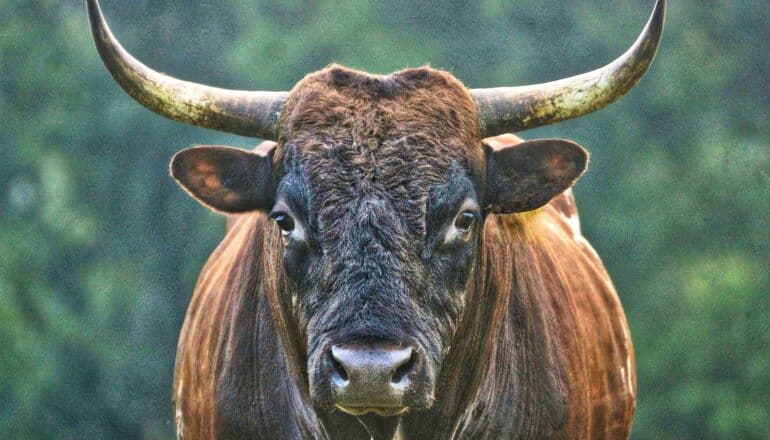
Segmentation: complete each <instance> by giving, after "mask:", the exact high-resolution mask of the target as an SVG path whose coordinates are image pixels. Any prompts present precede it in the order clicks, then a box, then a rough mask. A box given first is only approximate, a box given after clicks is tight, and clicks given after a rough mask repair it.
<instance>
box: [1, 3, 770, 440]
mask: <svg viewBox="0 0 770 440" xmlns="http://www.w3.org/2000/svg"><path fill="white" fill-rule="evenodd" d="M670 3H671V4H670V7H669V14H668V19H667V23H666V32H665V35H664V39H663V45H662V47H661V50H660V52H659V55H658V57H657V59H656V60H655V63H654V65H653V67H652V70H651V71H650V73H649V74H648V75H647V76H646V77H645V78H644V79H643V80H642V81H641V83H640V84H639V85H638V86H637V87H636V88H635V89H634V90H633V91H632V92H631V93H630V94H629V95H628V96H627V97H625V98H624V99H622V100H621V101H620V102H618V103H616V104H614V105H612V106H611V107H609V108H608V109H605V110H603V111H601V112H598V113H595V114H592V115H590V116H587V117H584V118H581V119H579V120H574V121H570V122H566V123H562V124H559V125H555V126H552V127H547V128H543V129H539V130H535V131H531V132H526V133H524V134H523V135H524V136H525V137H527V138H533V137H543V136H558V137H566V138H570V139H574V140H576V141H578V142H579V143H581V144H582V145H584V146H585V147H586V148H588V149H589V150H590V151H591V153H592V157H591V166H590V172H589V173H588V174H587V175H586V176H585V177H584V178H583V179H582V180H581V181H580V182H579V183H578V185H577V188H576V194H577V198H578V203H579V205H580V208H581V212H582V221H583V227H584V231H585V235H586V236H587V237H588V238H589V240H591V242H592V243H593V244H594V245H595V247H596V248H597V250H598V251H599V253H600V255H602V257H603V259H604V261H605V263H606V265H607V267H608V269H609V271H610V273H611V274H612V276H613V279H614V281H615V283H616V285H617V288H618V291H619V293H620V295H621V297H622V300H623V302H624V304H625V309H626V312H627V314H628V319H629V321H630V324H631V328H632V332H633V337H634V341H635V345H636V354H637V361H638V373H639V396H638V412H637V417H636V421H635V425H634V431H633V436H634V437H635V438H638V439H647V438H650V439H653V438H654V439H666V438H670V439H703V438H743V439H750V438H756V439H760V438H770V398H769V397H768V396H770V392H768V391H770V349H769V348H768V347H770V305H769V304H768V295H769V294H770V289H769V288H768V287H770V276H769V275H768V272H769V270H770V268H769V266H770V265H769V264H768V261H769V260H770V251H769V250H768V230H770V220H769V219H770V209H769V208H770V191H769V187H770V152H769V151H770V147H769V142H768V134H769V133H770V130H769V128H770V127H769V126H770V123H769V122H768V121H769V119H768V116H769V115H768V113H769V110H770V96H769V95H770V88H769V87H768V79H767V78H768V72H770V56H769V53H770V12H769V11H770V8H768V7H767V3H766V2H765V1H734V0H723V1H700V0H678V1H672V2H670ZM102 6H103V8H104V11H105V14H106V16H107V18H108V20H109V21H110V23H111V25H112V27H113V29H114V30H115V32H116V34H117V36H118V37H119V38H120V39H121V40H122V41H123V43H124V44H125V46H126V47H127V48H128V49H129V50H130V51H132V52H133V53H134V54H135V55H137V56H138V57H139V58H140V59H142V60H143V61H144V62H146V63H147V64H148V65H150V66H152V67H155V68H157V69H158V70H161V71H165V72H171V73H172V74H174V75H176V76H178V77H181V78H185V79H189V80H193V81H198V82H205V83H208V84H212V85H218V86H223V87H231V88H245V89H270V90H278V89H289V88H290V87H291V86H292V85H293V84H294V83H295V82H296V81H297V80H299V79H300V78H301V77H302V76H303V75H304V74H306V73H308V72H311V71H314V70H316V69H319V68H321V67H323V66H324V65H326V64H328V63H330V62H333V61H335V62H339V63H343V64H346V65H349V66H351V67H356V68H360V69H365V70H369V71H373V72H377V73H387V72H390V71H393V70H397V69H400V68H403V67H407V66H419V65H423V64H426V63H430V64H431V65H432V66H435V67H440V68H444V69H448V70H450V71H451V72H453V73H454V74H455V75H456V76H457V77H458V78H460V79H461V80H462V81H464V82H465V83H466V84H467V85H468V86H470V87H485V86H497V85H515V84H524V83H532V82H542V81H545V80H551V79H555V78H559V77H564V76H569V75H572V74H576V73H580V72H583V71H587V70H589V69H593V68H595V67H598V66H599V65H602V64H604V63H606V62H608V61H610V60H612V59H613V58H614V57H616V56H617V55H619V54H620V53H622V52H623V51H624V50H625V49H626V48H627V47H628V46H630V44H631V43H632V42H633V41H634V39H635V38H636V36H637V34H638V33H639V31H640V30H641V29H642V26H643V24H644V21H645V20H646V18H647V15H648V14H649V12H650V10H651V8H652V1H649V0H645V1H637V0H623V1H611V2H606V1H600V0H591V1H586V0H580V1H578V0H574V1H573V0H570V1H556V0H548V1H544V2H541V1H535V0H522V1H503V0H483V1H480V2H458V1H455V2H435V3H429V2H419V1H414V0H391V1H370V2H361V1H346V2H335V1H321V2H313V3H312V4H305V3H302V2H279V1H258V2H257V1H247V0H240V1H226V0H211V1H182V0H167V1H150V0H143V1H117V0H103V5H102ZM197 143H209V144H230V145H235V146H241V147H251V146H253V145H254V144H255V141H254V140H252V139H247V138H241V137H235V136H230V135H225V134H219V133H216V132H213V131H207V130H204V129H199V128H194V127H188V126H184V125H182V124H179V123H175V122H170V121H168V120H166V119H163V118H161V117H159V116H156V115H154V114H152V113H151V112H149V111H148V110H145V109H144V108H142V107H140V106H139V105H138V104H136V103H135V102H133V101H132V100H131V99H130V98H129V97H128V96H127V95H125V94H124V93H123V92H122V91H121V90H120V89H119V88H118V87H117V85H115V84H114V83H113V81H112V78H111V77H109V75H108V74H107V72H106V70H105V69H104V67H103V66H102V64H101V61H100V60H99V58H98V56H97V53H96V50H95V49H94V47H93V44H92V42H91V36H90V33H89V31H88V28H87V23H86V14H85V7H84V2H82V1H80V0H77V1H76V0H36V1H29V0H26V1H22V0H0V437H2V438H6V439H27V438H29V439H37V438H63V439H68V438H72V439H82V438H109V439H112V438H116V439H117V438H121V439H122V438H170V437H171V436H172V431H173V426H172V422H171V402H170V395H171V393H170V387H171V379H172V368H173V362H174V353H175V349H176V339H177V335H178V332H179V329H180V327H181V323H182V319H183V316H184V312H185V308H186V305H187V303H188V301H189V298H190V293H191V292H192V288H193V283H194V282H195V279H196V276H197V273H198V271H199V269H200V267H201V265H202V264H203V262H204V260H205V258H206V257H207V256H208V254H209V252H210V251H211V250H212V249H213V247H214V246H215V245H216V243H217V241H218V240H219V239H220V237H221V236H222V231H223V219H222V218H221V217H218V216H216V215H214V214H212V213H209V212H207V211H206V210H205V209H204V208H202V207H200V206H198V205H197V204H196V203H195V202H194V201H193V200H191V199H189V198H188V197H187V196H186V195H185V194H184V193H183V192H182V191H181V190H179V189H178V188H177V187H176V185H175V184H174V182H173V181H172V180H171V179H170V178H169V177H168V172H167V164H168V161H169V158H170V156H171V155H172V154H173V153H174V152H175V151H177V150H179V149H181V148H183V147H186V146H190V145H193V144H197Z"/></svg>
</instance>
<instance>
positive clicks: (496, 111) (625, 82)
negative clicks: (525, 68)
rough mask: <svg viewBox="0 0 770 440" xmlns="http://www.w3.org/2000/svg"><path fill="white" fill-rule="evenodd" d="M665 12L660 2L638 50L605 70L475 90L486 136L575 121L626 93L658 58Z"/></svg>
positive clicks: (639, 41)
mask: <svg viewBox="0 0 770 440" xmlns="http://www.w3.org/2000/svg"><path fill="white" fill-rule="evenodd" d="M665 10H666V2H665V0H657V2H656V4H655V9H654V10H653V11H652V15H651V16H650V19H649V21H648V22H647V26H645V28H644V30H643V31H642V34H641V35H639V38H638V39H637V40H636V42H635V43H634V45H633V46H631V48H630V49H628V51H626V53H624V54H623V55H621V56H620V57H619V58H618V59H616V60H615V61H613V62H612V63H610V64H608V65H606V66H604V67H602V68H599V69H596V70H594V71H592V72H588V73H584V74H582V75H577V76H573V77H570V78H565V79H560V80H557V81H552V82H547V83H543V84H533V85H528V86H519V87H497V88H490V89H472V90H471V95H472V96H473V99H474V100H475V101H476V105H477V107H478V112H479V120H480V122H481V127H482V130H483V135H484V136H496V135H498V134H502V133H508V132H517V131H521V130H526V129H528V128H535V127H540V126H543V125H548V124H553V123H555V122H559V121H564V120H567V119H572V118H576V117H578V116H582V115H584V114H586V113H590V112H593V111H596V110H599V109H600V108H602V107H605V106H607V105H609V104H611V103H612V102H614V101H615V100H617V99H618V98H620V97H621V96H623V95H624V94H626V92H628V91H629V90H630V89H631V88H632V87H633V86H634V85H635V84H636V83H637V82H638V81H639V79H641V77H642V76H643V75H644V74H645V72H647V69H648V68H649V67H650V64H652V60H653V58H655V52H656V51H657V49H658V45H659V43H660V37H661V34H662V33H663V21H664V17H665Z"/></svg>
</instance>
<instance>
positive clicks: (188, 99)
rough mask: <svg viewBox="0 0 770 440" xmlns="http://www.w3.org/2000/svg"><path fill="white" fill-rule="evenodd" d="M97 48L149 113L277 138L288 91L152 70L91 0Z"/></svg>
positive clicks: (248, 134) (89, 9) (247, 134)
mask: <svg viewBox="0 0 770 440" xmlns="http://www.w3.org/2000/svg"><path fill="white" fill-rule="evenodd" d="M87 4H88V18H89V21H90V22H91V32H92V33H93V36H94V41H95V42H96V48H97V49H98V51H99V55H100V56H101V57H102V60H103V61H104V64H105V65H106V66H107V70H109V71H110V73H111V74H112V76H113V78H115V80H116V81H117V82H118V84H120V86H121V87H122V88H123V90H125V91H126V92H127V93H128V94H129V95H131V96H132V97H133V98H134V99H136V100H137V101H139V103H141V104H142V105H144V106H145V107H147V108H149V109H150V110H152V111H154V112H156V113H158V114H160V115H163V116H166V117H168V118H171V119H175V120H177V121H181V122H186V123H188V124H193V125H198V126H201V127H206V128H213V129H215V130H220V131H225V132H229V133H234V134H239V135H243V136H252V137H259V138H263V139H271V140H275V139H276V138H277V120H278V116H279V114H280V111H281V106H282V105H283V103H284V101H285V100H286V96H288V93H287V92H254V91H240V90H226V89H220V88H216V87H209V86H205V85H201V84H196V83H192V82H188V81H182V80H179V79H176V78H173V77H171V76H168V75H164V74H162V73H160V72H156V71H155V70H152V69H150V68H149V67H147V66H145V65H144V64H142V63H141V62H140V61H138V60H137V59H136V58H134V57H133V56H131V54H129V53H128V52H126V50H125V49H123V47H122V46H121V45H120V43H119V42H118V41H117V40H116V39H115V37H114V36H113V35H112V32H111V31H110V28H109V27H108V26H107V23H106V22H105V20H104V16H102V11H101V8H100V7H99V2H98V1H97V0H87Z"/></svg>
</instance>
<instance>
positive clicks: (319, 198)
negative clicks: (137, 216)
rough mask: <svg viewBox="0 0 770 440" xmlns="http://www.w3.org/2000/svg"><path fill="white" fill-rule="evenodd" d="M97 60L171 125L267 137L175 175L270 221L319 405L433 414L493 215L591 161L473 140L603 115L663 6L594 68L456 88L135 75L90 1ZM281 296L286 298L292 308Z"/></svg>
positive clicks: (356, 76) (221, 150) (418, 81)
mask: <svg viewBox="0 0 770 440" xmlns="http://www.w3.org/2000/svg"><path fill="white" fill-rule="evenodd" d="M87 4H88V9H89V16H90V17H91V26H92V30H93V33H94V37H95V41H96V45H97V48H98V50H99V53H100V54H101V56H102V59H103V60H104V62H105V65H106V66H107V68H108V69H109V70H110V72H111V73H112V74H113V76H114V77H115V79H116V80H117V81H118V82H119V83H120V85H121V86H122V87H123V88H124V89H125V90H126V91H127V92H128V93H129V94H131V95H132V96H133V97H134V98H136V99H137V100H138V101H139V102H141V103H142V104H144V105H145V106H147V107H148V108H150V109H152V110H154V111H156V112H158V113H160V114H163V115H166V116H168V117H171V118H174V119H177V120H180V121H183V122H187V123H191V124H196V125H200V126H204V127H209V128H214V129H218V130H223V131H228V132H232V133H236V134H241V135H246V136H255V137H261V138H266V139H272V140H276V141H277V144H272V143H271V144H269V145H266V146H264V147H263V148H262V149H261V150H260V151H257V152H247V151H244V150H238V149H234V148H228V147H196V148H192V149H188V150H185V151H183V152H181V153H179V154H178V155H177V156H175V158H174V160H173V163H172V174H173V175H174V177H175V178H176V179H177V180H178V181H179V183H180V184H181V185H182V186H183V187H184V188H185V189H187V190H188V191H189V192H190V193H191V194H192V195H194V196H195V197H196V198H197V199H199V200H200V201H202V202H203V203H204V204H206V205H208V206H210V207H212V208H214V209H216V210H218V211H224V212H245V211H262V212H264V213H265V214H269V215H270V216H271V217H272V219H273V220H274V221H275V223H274V225H273V226H271V227H272V228H273V233H275V234H278V233H280V234H281V235H282V237H283V244H282V249H281V251H282V254H283V257H282V260H283V261H274V262H273V264H275V265H276V266H280V267H282V268H283V273H285V277H284V278H285V279H286V281H287V283H285V284H286V285H287V286H289V287H288V288H287V290H288V291H286V292H280V293H281V294H284V295H285V296H284V301H285V303H287V304H291V306H290V307H289V308H290V309H291V310H290V314H291V315H292V316H291V317H290V318H293V319H290V321H291V322H292V323H293V324H294V326H295V330H296V334H298V335H299V336H300V340H301V344H302V345H303V347H300V351H301V352H302V353H304V355H305V359H306V361H307V371H308V383H309V385H310V394H311V397H312V398H313V400H314V402H315V403H316V404H317V405H319V406H324V407H337V408H340V409H342V410H343V411H346V412H348V413H351V414H362V413H368V412H374V413H376V414H380V415H394V414H398V413H400V412H403V411H405V410H407V409H410V408H413V409H419V408H425V407H428V406H430V405H431V403H432V402H433V401H434V399H435V400H438V399H441V395H440V394H436V391H435V384H436V381H437V377H438V376H439V375H440V373H441V371H442V362H443V360H444V359H445V357H446V354H447V353H448V352H449V351H450V350H451V347H452V337H453V335H454V333H455V331H456V330H457V329H458V328H459V327H461V326H462V325H463V321H464V320H471V319H475V317H474V316H464V310H465V309H466V307H465V302H466V297H467V295H466V293H467V292H468V291H469V288H470V287H471V286H472V285H473V283H474V277H475V275H478V274H477V273H476V272H479V270H477V268H478V264H476V262H478V260H479V258H480V254H481V252H482V251H483V245H482V243H483V241H482V239H481V237H482V234H483V224H484V220H485V218H486V216H487V215H489V214H491V213H511V212H518V211H527V210H531V209H536V208H538V207H539V206H542V205H543V204H545V203H547V202H548V200H550V199H551V198H552V197H553V196H555V195H556V194H558V193H560V192H562V191H563V190H564V189H566V188H568V187H569V186H570V185H572V184H573V183H574V181H575V180H576V179H577V178H578V177H579V175H580V174H581V173H582V172H583V170H584V169H585V166H586V158H587V156H586V153H585V151H584V150H583V149H582V148H580V147H579V146H577V145H576V144H574V143H571V142H568V141H562V140H554V139H550V140H542V141H531V142H525V143H522V144H519V145H516V146H511V147H508V148H502V149H493V148H490V147H485V146H484V145H483V142H482V137H483V136H494V135H497V134H501V133H506V132H516V131H518V130H522V129H526V128H533V127H537V126H541V125H546V124H551V123H554V122H558V121H562V120H565V119H570V118H574V117H577V116H580V115H582V114H585V113H588V112H591V111H594V110H597V109H599V108H601V107H603V106H605V105H607V104H609V103H610V102H612V101H614V100H615V99H617V98H619V97H620V96H622V95H623V94H624V93H626V92H627V91H628V90H629V89H630V88H631V87H632V86H633V85H634V84H635V83H636V82H637V81H638V80H639V78H640V77H641V76H642V75H643V74H644V72H645V71H646V69H647V67H649V65H650V63H651V61H652V58H653V56H654V54H655V50H656V49H657V45H658V42H659V41H660V36H661V31H662V26H663V15H664V9H665V7H664V1H662V0H659V1H658V2H657V3H656V7H655V10H654V12H653V15H652V17H651V19H650V21H649V22H648V24H647V26H646V27H645V29H644V31H643V33H642V35H641V36H640V38H639V39H637V41H636V43H634V46H633V47H632V48H631V49H630V50H628V51H627V52H626V53H624V54H623V55H622V56H621V57H620V58H618V59H617V60H615V61H614V62H613V63H611V64H608V65H607V66H605V67H603V68H601V69H597V70H594V71H592V72H589V73H586V74H583V75H578V76H575V77H572V78H565V79H563V80H559V81H553V82H549V83H544V84H538V85H531V86H524V87H500V88H493V89H473V90H469V89H466V88H465V87H464V86H463V85H462V84H460V83H459V82H458V81H457V80H456V79H454V78H453V77H452V76H451V75H449V74H448V73H445V72H440V71H436V70H432V69H429V68H422V69H413V70H407V71H403V72H399V73H396V74H393V75H390V76H386V77H381V76H372V75H367V74H364V73H361V72H354V71H351V70H348V69H344V68H340V67H334V66H333V67H330V68H328V69H324V70H322V71H319V72H316V73H314V74H311V75H309V76H308V77H306V78H305V79H304V80H302V81H301V82H300V83H299V84H298V85H297V86H296V87H295V88H294V89H293V90H292V91H291V92H243V91H233V90H223V89H218V88H214V87H209V86H204V85H200V84H193V83H190V82H185V81H180V80H178V79H175V78H172V77H170V76H167V75H164V74H161V73H159V72H156V71H154V70H152V69H150V68H148V67H147V66H145V65H143V64H141V63H140V62H139V61H138V60H136V59H135V58H133V57H131V56H129V55H128V54H127V52H125V50H124V49H123V48H122V47H121V46H120V44H119V43H118V42H117V41H116V40H115V39H114V37H113V36H112V34H111V32H110V31H109V29H108V27H107V25H106V23H105V22H104V19H103V17H102V15H101V12H100V10H99V6H98V3H97V1H96V0H88V2H87ZM287 298H288V299H287Z"/></svg>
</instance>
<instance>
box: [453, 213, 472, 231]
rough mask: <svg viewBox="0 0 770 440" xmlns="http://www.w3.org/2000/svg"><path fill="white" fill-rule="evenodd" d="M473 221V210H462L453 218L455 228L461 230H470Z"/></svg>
mask: <svg viewBox="0 0 770 440" xmlns="http://www.w3.org/2000/svg"><path fill="white" fill-rule="evenodd" d="M475 221H476V214H475V213H474V212H473V211H464V212H462V213H460V215H458V216H457V218H456V219H455V228H457V229H458V230H459V231H462V232H467V231H470V229H471V227H472V226H473V222H475Z"/></svg>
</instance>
